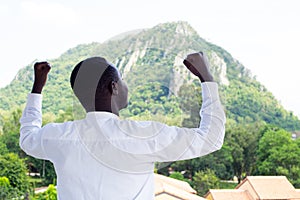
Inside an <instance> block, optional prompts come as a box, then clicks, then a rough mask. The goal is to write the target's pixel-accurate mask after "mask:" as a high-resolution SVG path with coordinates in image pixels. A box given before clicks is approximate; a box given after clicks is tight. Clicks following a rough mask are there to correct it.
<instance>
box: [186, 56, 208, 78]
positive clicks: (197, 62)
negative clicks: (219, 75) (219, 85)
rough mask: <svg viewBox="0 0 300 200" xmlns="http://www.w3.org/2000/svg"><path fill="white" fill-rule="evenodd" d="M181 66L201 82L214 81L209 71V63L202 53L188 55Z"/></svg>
mask: <svg viewBox="0 0 300 200" xmlns="http://www.w3.org/2000/svg"><path fill="white" fill-rule="evenodd" d="M183 64H184V65H185V66H186V67H187V68H188V69H189V70H190V71H191V72H192V73H193V74H194V75H195V76H197V77H199V78H200V80H201V82H212V81H214V79H213V76H212V75H211V73H210V71H209V63H208V60H207V57H206V56H205V55H204V54H203V53H202V52H200V53H193V54H189V55H188V56H187V57H186V59H185V60H184V61H183Z"/></svg>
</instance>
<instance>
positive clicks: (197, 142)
mask: <svg viewBox="0 0 300 200" xmlns="http://www.w3.org/2000/svg"><path fill="white" fill-rule="evenodd" d="M201 86H202V106H201V109H200V113H199V114H200V117H201V121H200V125H199V127H198V128H194V129H188V128H177V127H168V128H167V129H166V131H167V132H174V131H175V132H176V133H177V134H175V135H176V139H175V140H174V143H175V145H176V146H177V147H182V148H181V151H180V150H179V151H178V150H175V151H174V153H175V155H176V153H177V152H178V153H177V155H176V156H178V157H177V158H176V157H175V158H174V157H173V156H171V155H170V154H172V152H169V151H168V148H167V151H166V153H167V156H168V154H169V156H170V157H173V160H185V159H191V158H195V157H200V156H204V155H207V154H209V153H212V152H214V151H217V150H219V149H221V147H222V145H223V141H224V136H225V122H226V117H225V113H224V109H223V107H222V105H221V102H220V99H219V92H218V85H217V83H215V82H204V83H201ZM171 149H174V146H173V148H171ZM159 161H169V160H168V158H167V157H165V158H162V159H160V160H159Z"/></svg>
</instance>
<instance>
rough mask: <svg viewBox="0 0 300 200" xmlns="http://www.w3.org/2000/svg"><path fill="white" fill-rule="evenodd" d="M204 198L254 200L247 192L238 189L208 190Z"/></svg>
mask: <svg viewBox="0 0 300 200" xmlns="http://www.w3.org/2000/svg"><path fill="white" fill-rule="evenodd" d="M205 197H206V198H208V199H213V200H254V198H252V197H251V195H250V194H249V192H248V191H246V190H240V189H220V190H209V192H208V193H207V194H206V195H205Z"/></svg>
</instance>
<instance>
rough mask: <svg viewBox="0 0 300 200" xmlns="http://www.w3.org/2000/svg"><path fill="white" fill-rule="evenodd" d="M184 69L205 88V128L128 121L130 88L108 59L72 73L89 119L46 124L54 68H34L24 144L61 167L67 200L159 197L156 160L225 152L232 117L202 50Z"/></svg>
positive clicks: (82, 64) (59, 180)
mask: <svg viewBox="0 0 300 200" xmlns="http://www.w3.org/2000/svg"><path fill="white" fill-rule="evenodd" d="M184 64H185V65H186V67H187V68H188V69H189V70H190V71H191V72H192V73H193V74H194V75H196V76H197V77H199V79H200V81H201V85H202V98H203V103H202V107H201V110H200V115H201V122H200V126H199V128H193V129H188V128H179V127H173V126H167V125H165V124H162V123H159V122H151V121H149V122H146V121H145V122H139V121H130V120H120V119H119V118H118V115H119V111H120V110H121V109H123V108H125V107H126V106H127V93H128V89H127V86H126V83H125V82H124V81H123V80H122V78H121V75H120V73H119V71H118V69H117V68H116V67H114V66H113V65H112V64H110V63H109V62H107V61H106V60H105V59H104V58H100V57H93V58H88V59H86V60H84V61H82V62H80V63H79V64H77V66H76V67H75V68H74V70H73V72H72V74H71V86H72V89H73V91H74V93H75V95H76V96H77V98H78V99H79V101H80V102H81V104H82V106H83V107H84V108H85V110H86V112H87V115H86V118H84V119H82V120H77V121H72V122H65V123H50V124H47V125H46V126H44V127H41V124H42V114H41V107H42V95H41V93H42V90H43V87H44V85H45V83H46V80H47V74H48V72H49V71H50V65H49V64H48V63H47V62H42V63H36V64H35V65H34V72H35V80H34V84H33V88H32V92H31V94H29V95H28V100H27V105H26V108H25V109H24V112H23V116H22V118H21V120H20V122H21V131H20V146H21V148H22V149H23V150H24V151H25V152H26V153H27V154H29V155H32V156H34V157H36V158H41V159H47V160H50V161H51V162H52V163H53V164H54V167H55V171H56V173H57V189H58V198H59V199H62V200H64V199H66V200H69V199H72V200H76V199H79V200H83V199H91V200H94V199H104V200H106V199H109V200H110V199H113V200H122V199H126V200H127V199H130V200H132V199H140V200H148V199H154V174H153V169H154V163H155V162H167V161H176V160H184V159H191V158H195V157H199V156H203V155H206V154H209V153H211V152H213V151H216V150H218V149H220V148H221V146H222V144H223V139H224V132H225V127H224V124H225V115H224V111H223V109H222V106H221V104H220V100H219V95H218V86H217V84H216V83H215V82H214V80H213V77H212V75H211V73H210V71H209V64H208V62H207V59H206V57H205V56H204V54H203V53H202V52H200V53H194V54H190V55H188V56H187V58H186V59H185V60H184Z"/></svg>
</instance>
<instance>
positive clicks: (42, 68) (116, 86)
mask: <svg viewBox="0 0 300 200" xmlns="http://www.w3.org/2000/svg"><path fill="white" fill-rule="evenodd" d="M183 63H184V65H185V66H186V67H187V68H188V70H189V71H190V72H192V73H193V74H194V75H195V76H197V77H198V78H199V79H200V81H201V82H213V81H214V79H213V77H212V74H211V73H210V71H209V64H208V62H207V59H206V58H205V56H204V54H203V53H202V52H200V53H193V54H189V55H188V56H187V57H186V59H185V60H184V61H183ZM50 69H51V66H50V64H49V63H48V62H37V63H35V64H34V83H33V87H32V91H31V92H32V93H37V94H41V93H42V91H43V88H44V86H45V84H46V82H47V77H48V73H49V71H50ZM111 89H112V90H111V91H112V92H108V93H107V97H103V96H102V97H101V98H96V102H95V104H96V110H95V111H105V112H111V113H114V114H116V115H119V111H120V110H121V109H123V108H125V107H126V106H127V93H128V89H127V86H126V83H125V82H124V81H123V80H122V78H121V76H120V74H119V80H118V81H117V82H112V83H111ZM87 111H89V110H87ZM90 111H94V110H90Z"/></svg>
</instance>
